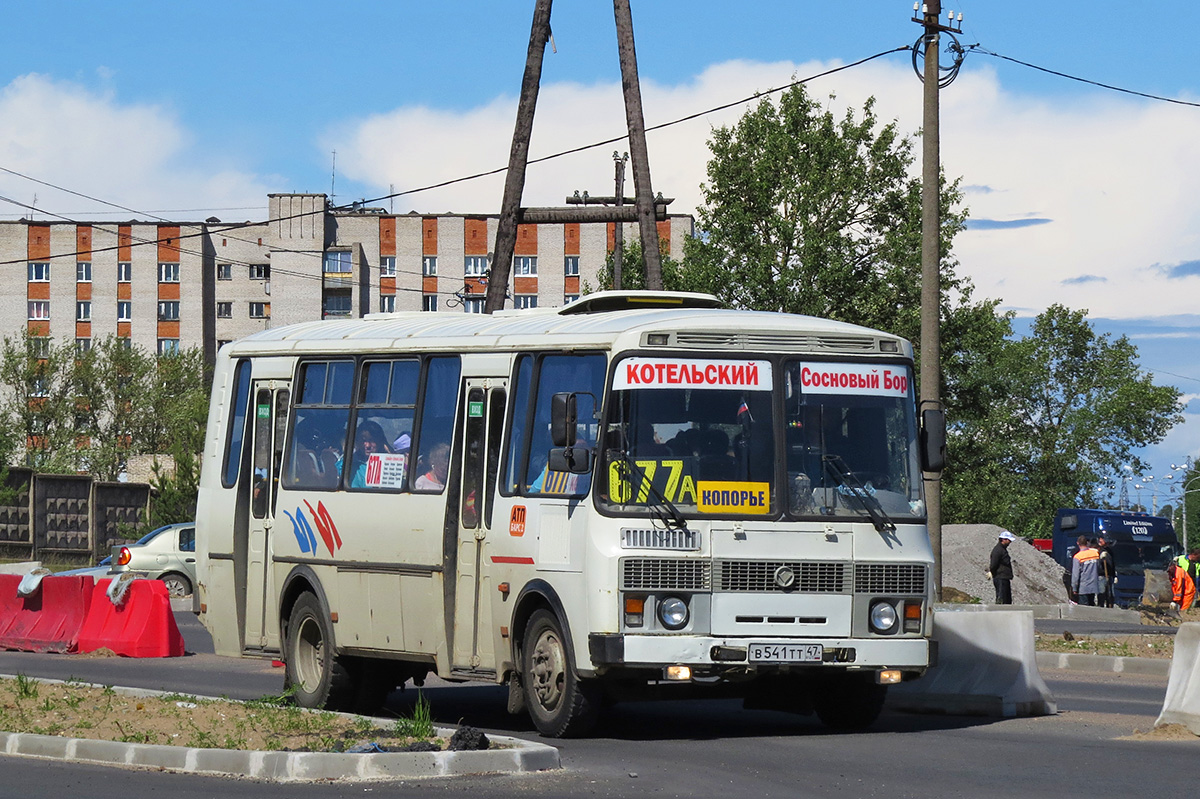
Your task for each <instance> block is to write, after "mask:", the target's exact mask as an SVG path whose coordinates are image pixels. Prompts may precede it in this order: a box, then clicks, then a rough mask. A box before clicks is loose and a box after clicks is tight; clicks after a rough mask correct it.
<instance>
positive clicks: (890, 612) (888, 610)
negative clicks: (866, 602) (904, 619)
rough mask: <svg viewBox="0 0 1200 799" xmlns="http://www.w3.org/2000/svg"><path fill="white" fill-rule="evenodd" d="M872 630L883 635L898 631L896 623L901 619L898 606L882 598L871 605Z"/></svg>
mask: <svg viewBox="0 0 1200 799" xmlns="http://www.w3.org/2000/svg"><path fill="white" fill-rule="evenodd" d="M870 619H871V630H872V631H874V632H877V633H880V634H881V635H888V634H890V633H894V632H896V623H897V622H898V621H900V616H899V614H897V613H896V606H895V605H893V604H892V603H891V602H888V601H886V600H880V601H878V602H876V603H875V604H874V605H872V606H871V615H870Z"/></svg>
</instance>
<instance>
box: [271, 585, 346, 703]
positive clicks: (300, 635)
mask: <svg viewBox="0 0 1200 799" xmlns="http://www.w3.org/2000/svg"><path fill="white" fill-rule="evenodd" d="M284 655H285V664H286V669H285V675H284V685H285V687H286V688H287V689H289V690H290V691H291V692H292V697H293V699H294V700H295V702H296V704H298V705H300V706H301V707H312V708H326V709H328V710H345V709H348V705H349V704H350V702H351V700H352V695H353V685H352V681H351V679H350V674H349V672H348V671H347V670H346V668H345V667H344V666H343V665H342V664H340V663H338V659H337V657H336V655H335V654H334V651H333V630H332V626H331V624H330V621H329V613H328V612H326V611H325V609H324V607H323V606H322V605H321V601H320V600H319V599H317V598H316V597H315V596H314V595H313V594H311V593H304V594H301V595H300V597H299V598H298V599H297V600H296V604H295V605H293V606H292V613H291V615H290V616H289V617H288V625H287V640H286V642H285V647H284Z"/></svg>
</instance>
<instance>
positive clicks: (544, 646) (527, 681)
mask: <svg viewBox="0 0 1200 799" xmlns="http://www.w3.org/2000/svg"><path fill="white" fill-rule="evenodd" d="M521 660H522V674H521V681H522V683H523V684H524V689H525V705H526V707H528V708H529V715H530V717H531V718H532V719H533V723H534V726H536V727H537V728H538V731H539V732H541V733H542V734H543V735H546V736H549V737H551V738H571V737H576V736H580V735H585V734H587V733H588V732H589V731H590V730H591V729H592V727H594V726H595V724H596V719H597V718H598V717H599V713H600V691H599V690H598V686H597V685H596V684H595V683H593V682H591V681H588V680H581V679H580V678H579V675H578V673H577V672H576V671H575V662H574V658H573V657H572V656H571V647H570V644H569V642H568V641H567V639H566V637H565V636H564V635H563V632H562V625H561V624H560V623H559V621H558V617H557V616H555V615H554V614H553V613H552V612H550V611H548V610H538V611H536V612H535V613H534V614H533V616H531V617H530V619H529V626H528V627H526V628H525V638H524V645H523V646H522V649H521Z"/></svg>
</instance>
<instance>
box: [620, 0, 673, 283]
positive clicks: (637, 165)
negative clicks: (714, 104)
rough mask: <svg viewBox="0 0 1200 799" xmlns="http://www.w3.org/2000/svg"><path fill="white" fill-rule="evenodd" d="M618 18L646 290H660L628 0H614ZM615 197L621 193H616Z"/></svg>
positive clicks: (656, 245)
mask: <svg viewBox="0 0 1200 799" xmlns="http://www.w3.org/2000/svg"><path fill="white" fill-rule="evenodd" d="M613 12H614V14H615V16H616V18H617V52H618V54H619V55H620V58H621V89H622V92H623V93H624V95H625V121H626V122H627V123H628V126H629V152H630V154H631V155H632V156H633V188H634V197H635V198H636V200H637V203H636V204H637V220H638V230H639V231H640V232H641V235H642V257H643V258H645V259H646V288H648V289H650V290H651V291H662V287H663V283H662V256H661V255H660V254H659V251H658V225H657V224H656V223H655V219H654V192H653V191H652V190H651V188H650V156H649V154H648V152H647V150H646V122H645V119H644V117H643V116H642V89H641V84H640V83H639V81H638V71H637V53H636V51H635V50H634V46H633V12H631V11H630V10H629V0H613ZM617 194H618V196H619V195H620V192H617Z"/></svg>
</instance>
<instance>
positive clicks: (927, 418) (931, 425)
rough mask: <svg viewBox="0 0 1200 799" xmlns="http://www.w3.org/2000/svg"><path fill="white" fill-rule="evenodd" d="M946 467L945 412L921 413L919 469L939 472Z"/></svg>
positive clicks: (933, 410)
mask: <svg viewBox="0 0 1200 799" xmlns="http://www.w3.org/2000/svg"><path fill="white" fill-rule="evenodd" d="M945 467H946V412H945V411H944V410H942V409H941V408H935V409H930V410H927V411H921V469H922V470H923V471H926V472H940V471H941V470H942V469H944V468H945Z"/></svg>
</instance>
